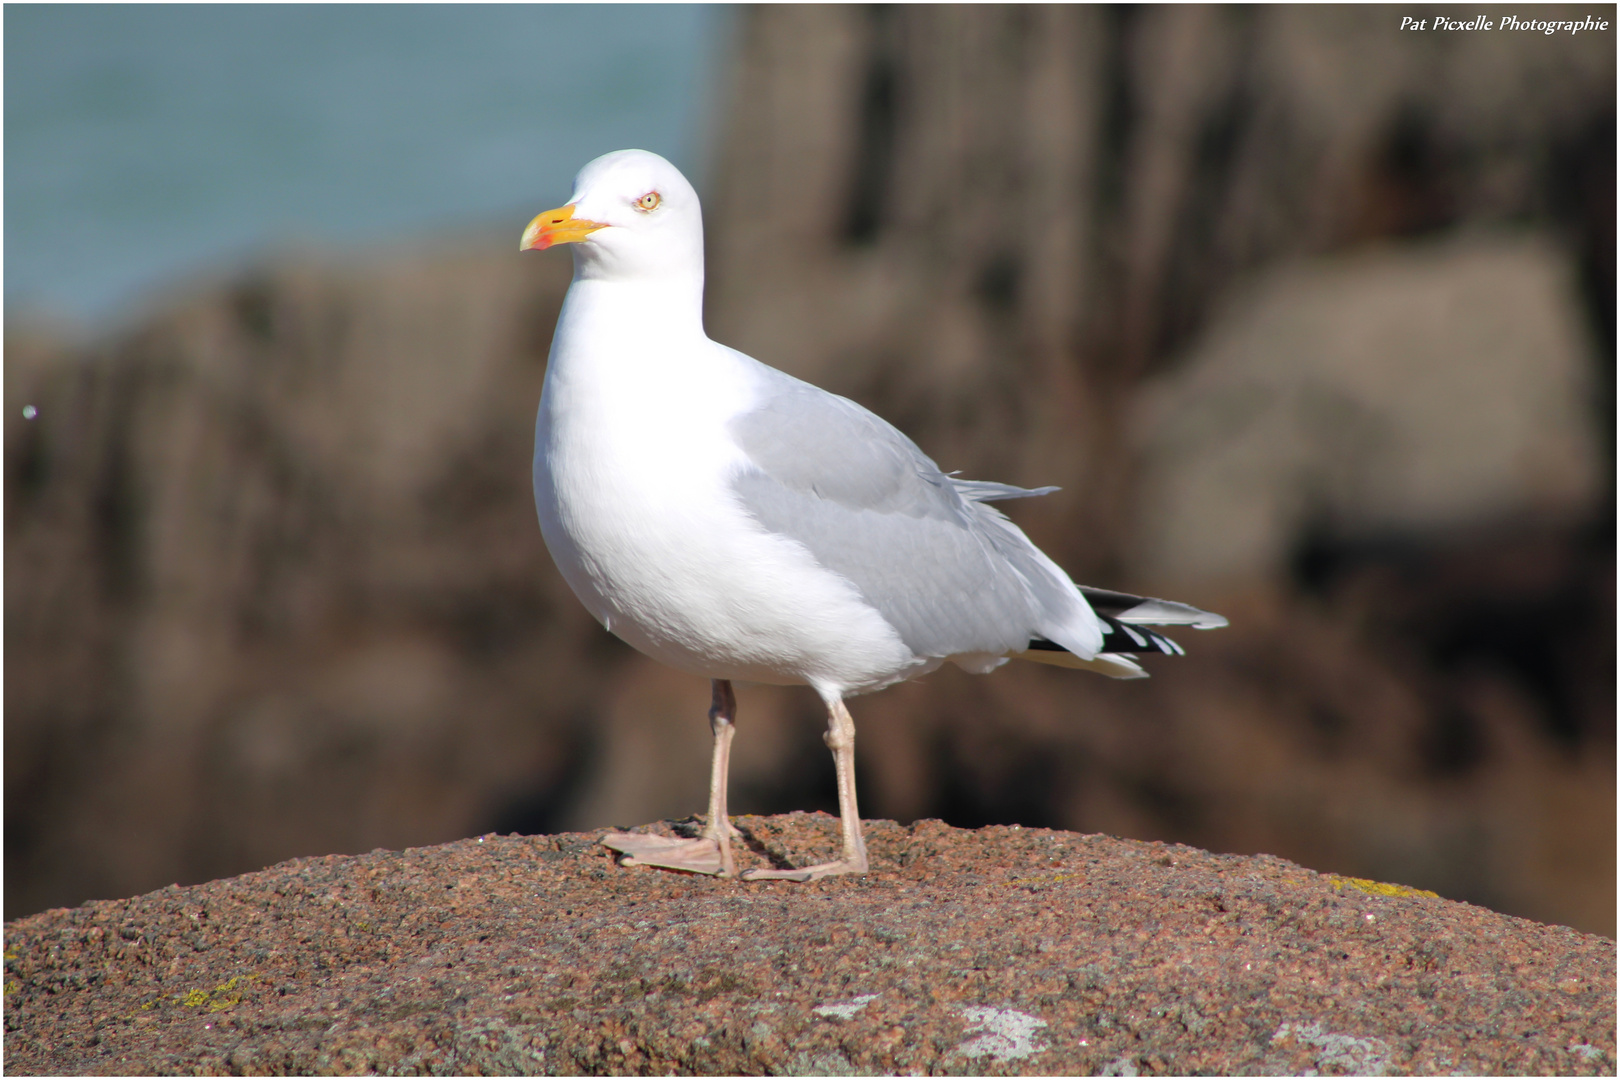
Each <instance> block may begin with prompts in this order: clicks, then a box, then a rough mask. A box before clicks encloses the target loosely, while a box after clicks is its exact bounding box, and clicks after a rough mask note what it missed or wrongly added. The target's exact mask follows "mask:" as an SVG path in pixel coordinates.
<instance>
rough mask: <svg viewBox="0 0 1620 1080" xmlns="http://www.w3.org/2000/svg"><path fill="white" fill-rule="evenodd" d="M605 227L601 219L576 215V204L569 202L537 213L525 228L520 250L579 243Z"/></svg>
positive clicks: (540, 249)
mask: <svg viewBox="0 0 1620 1080" xmlns="http://www.w3.org/2000/svg"><path fill="white" fill-rule="evenodd" d="M605 228H607V226H606V225H604V224H603V223H602V222H600V221H591V220H590V219H589V218H577V217H575V216H574V204H573V203H569V204H568V205H567V206H559V207H558V208H557V209H555V210H547V211H546V212H545V213H543V214H537V215H536V216H535V219H534V220H533V221H531V222H529V227H528V228H527V229H524V230H523V240H522V242H521V243H519V244H518V250H519V251H544V250H546V248H548V247H550V246H551V245H553V244H577V243H579V242H580V241H581V240H583V239H585V238H586V237H587V236H589V235H591V233H593V232H595V231H596V230H597V229H605Z"/></svg>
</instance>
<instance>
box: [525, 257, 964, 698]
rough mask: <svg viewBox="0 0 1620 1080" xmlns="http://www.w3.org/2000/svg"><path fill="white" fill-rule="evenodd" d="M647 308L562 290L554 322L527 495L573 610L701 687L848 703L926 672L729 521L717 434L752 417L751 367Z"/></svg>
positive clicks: (623, 291) (581, 289) (722, 442)
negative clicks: (722, 685)
mask: <svg viewBox="0 0 1620 1080" xmlns="http://www.w3.org/2000/svg"><path fill="white" fill-rule="evenodd" d="M655 303H656V301H647V300H646V299H645V298H638V297H636V296H635V295H634V290H633V289H631V288H629V287H626V286H625V285H623V284H622V283H612V284H607V283H599V282H576V283H575V285H574V286H573V287H572V288H571V289H570V291H569V296H568V300H567V302H566V303H565V304H564V308H563V312H562V315H561V317H560V318H559V320H558V326H557V335H556V338H555V339H554V341H553V343H552V351H551V359H550V363H549V366H548V368H547V371H546V382H545V390H544V392H543V393H542V396H541V400H540V412H539V416H538V418H537V420H536V424H535V457H534V492H535V503H536V507H537V509H538V511H539V515H540V529H541V532H542V533H543V535H544V536H545V540H546V546H547V547H548V548H549V549H550V551H551V554H552V557H553V558H554V559H555V560H556V562H557V566H558V568H559V569H560V570H561V571H562V574H563V576H564V578H565V579H567V581H568V584H569V585H570V587H572V589H573V591H574V593H575V595H577V596H578V597H579V599H580V601H581V602H582V603H584V604H585V606H586V607H587V608H588V609H589V610H590V611H591V613H592V614H593V615H595V616H596V617H597V619H598V620H600V621H601V622H602V624H603V625H604V626H606V627H607V628H608V629H609V630H611V631H612V632H613V633H615V634H617V635H618V636H619V637H621V638H623V639H624V640H625V641H626V642H628V643H629V644H631V645H632V646H634V647H635V648H637V649H638V650H640V651H641V652H644V653H646V654H647V655H649V656H652V657H653V658H655V659H657V660H659V661H661V662H663V663H666V664H669V665H671V666H673V667H677V668H681V669H683V670H686V671H691V672H693V673H695V674H700V675H704V676H707V677H710V678H728V679H745V680H752V681H757V682H776V683H809V684H811V685H813V686H816V687H818V689H820V688H826V689H832V690H835V691H837V692H840V693H844V692H855V691H859V690H867V689H876V688H877V687H879V686H884V685H888V684H889V683H892V682H895V681H897V680H898V679H901V678H906V677H909V676H911V675H914V674H918V673H920V671H921V670H924V669H926V668H930V667H933V666H934V665H935V663H937V661H928V660H923V659H919V658H918V657H916V656H914V655H913V654H912V653H911V651H910V650H909V649H907V648H906V647H905V645H904V644H903V643H902V642H901V640H900V637H899V635H898V634H897V633H895V631H894V629H893V628H892V627H890V626H889V624H888V623H887V622H886V621H885V620H884V619H883V618H882V617H881V616H880V615H879V614H878V613H877V611H876V610H874V609H873V608H872V607H870V606H869V605H868V604H866V603H865V602H864V601H863V600H862V599H861V598H860V595H859V594H858V593H857V592H856V590H855V588H854V587H853V586H852V585H850V584H849V583H848V582H847V581H845V580H844V579H843V578H841V577H839V576H838V575H836V574H833V573H832V572H830V571H828V570H826V569H824V568H823V567H821V566H820V565H819V564H818V563H817V562H816V561H815V560H814V559H813V558H812V557H811V556H810V553H809V552H808V551H807V550H806V549H805V548H803V547H802V546H801V545H799V544H798V543H796V542H794V541H792V540H788V539H786V538H783V537H780V536H776V535H772V534H769V533H767V532H766V531H765V530H764V529H763V528H761V527H760V526H759V524H758V523H757V522H755V521H754V519H753V518H751V517H750V516H749V515H748V514H747V513H745V512H744V511H743V509H742V507H741V505H740V503H739V502H738V501H737V499H736V497H735V496H734V494H733V493H732V490H731V484H730V481H731V478H732V477H733V476H734V475H735V474H736V472H737V470H738V469H739V468H741V467H742V465H743V464H744V460H743V458H742V455H741V451H740V450H739V449H738V448H737V447H736V445H735V444H734V443H733V442H732V441H731V439H730V437H729V434H728V431H727V426H726V425H727V422H728V421H729V420H730V419H731V418H732V417H734V416H736V415H737V414H738V413H739V412H741V411H743V410H744V409H746V408H748V407H749V406H750V405H751V404H752V403H753V400H754V395H755V386H756V384H757V376H756V375H755V370H756V367H755V365H754V362H753V361H751V360H749V359H748V358H747V357H744V356H742V355H741V354H739V353H736V352H733V351H732V350H730V349H726V348H724V347H722V346H719V345H716V344H714V343H713V342H711V341H709V340H708V338H707V337H706V336H704V335H703V334H702V332H701V328H697V330H696V332H695V333H684V334H672V333H670V332H669V323H668V322H667V321H666V320H662V319H660V318H658V317H657V316H658V314H659V313H658V312H657V311H656V309H654V308H652V307H651V306H650V304H655ZM661 324H662V325H661ZM587 328H588V332H586V331H587Z"/></svg>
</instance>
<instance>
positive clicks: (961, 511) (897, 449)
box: [730, 365, 1097, 656]
mask: <svg viewBox="0 0 1620 1080" xmlns="http://www.w3.org/2000/svg"><path fill="white" fill-rule="evenodd" d="M761 368H762V373H768V374H766V375H765V378H767V379H768V380H769V382H768V383H767V386H766V389H767V390H768V393H767V394H766V395H765V397H764V399H763V400H762V402H761V404H760V405H759V406H758V407H756V408H754V409H752V410H750V411H749V412H746V413H744V414H742V415H739V416H738V417H736V418H735V419H733V420H732V421H731V424H730V432H731V435H732V437H733V438H734V439H735V440H736V442H737V444H738V445H739V446H740V447H741V448H742V450H743V451H744V453H745V454H746V455H747V456H748V458H749V460H750V461H751V462H752V463H753V466H754V468H751V469H750V468H745V469H744V470H743V471H741V472H740V473H739V474H738V475H737V476H736V477H735V478H734V479H733V482H732V483H733V488H734V490H735V491H736V493H737V495H738V497H739V499H740V500H741V502H742V505H743V507H744V508H745V509H746V510H747V511H748V512H749V513H750V514H751V515H752V516H753V517H754V519H755V520H757V521H758V522H759V523H760V524H761V525H763V526H764V527H765V528H766V529H767V530H769V531H771V532H774V533H778V534H780V535H783V536H786V537H789V538H791V539H793V540H796V541H798V542H799V543H801V544H803V545H804V546H805V547H806V548H807V549H808V550H809V551H810V554H811V555H812V556H814V557H815V559H816V560H817V561H818V562H819V563H820V564H821V565H823V566H825V567H826V568H827V569H829V570H832V571H834V572H835V573H838V574H840V575H842V576H843V577H844V578H845V579H847V580H848V581H849V582H850V583H851V584H853V585H854V586H855V588H856V589H857V590H859V592H860V593H861V596H862V597H863V598H864V599H865V600H866V601H867V603H869V604H871V605H872V606H873V607H874V608H876V609H877V611H878V612H879V614H881V615H882V616H883V617H884V618H885V619H886V620H887V621H888V622H889V623H890V625H892V626H893V627H894V628H895V630H896V631H897V632H898V633H899V635H900V637H901V639H902V640H903V641H904V642H905V643H906V645H907V646H908V647H909V648H910V649H911V650H912V651H913V652H914V653H916V654H917V655H919V656H952V655H957V654H960V653H998V654H1004V653H1009V652H1015V651H1020V650H1023V649H1025V648H1027V647H1028V644H1029V641H1030V638H1031V637H1034V636H1037V635H1044V636H1046V637H1048V638H1051V639H1052V640H1054V641H1059V643H1060V644H1062V645H1064V647H1066V648H1071V649H1074V650H1076V651H1080V652H1091V651H1092V649H1089V648H1087V647H1086V646H1087V638H1086V637H1085V636H1084V630H1083V628H1086V627H1092V626H1094V625H1095V619H1094V618H1093V617H1092V614H1091V612H1090V610H1089V609H1087V608H1086V607H1085V604H1084V601H1083V600H1082V599H1081V598H1080V596H1079V594H1078V593H1077V592H1076V591H1075V590H1074V588H1073V586H1072V585H1070V584H1069V582H1068V581H1067V579H1066V578H1064V577H1063V576H1062V573H1061V571H1059V570H1058V569H1057V568H1056V567H1055V566H1053V565H1052V563H1051V561H1050V560H1049V559H1047V558H1046V557H1045V556H1044V555H1042V554H1041V553H1040V551H1039V550H1038V549H1037V548H1036V547H1035V545H1033V544H1031V543H1030V542H1029V539H1028V538H1027V537H1025V536H1024V534H1023V533H1022V532H1021V531H1019V529H1018V527H1017V526H1015V525H1014V524H1013V523H1012V522H1010V521H1008V520H1007V519H1006V517H1005V516H1003V515H1002V514H1001V513H1000V511H998V510H995V509H994V508H992V507H989V506H986V505H983V503H984V500H985V499H987V498H1015V497H1016V498H1022V497H1024V496H1025V495H1026V494H1036V492H1034V491H1030V490H1028V489H1025V488H1015V487H1012V486H1010V485H1005V484H989V483H983V482H977V481H971V480H967V481H964V480H955V479H953V478H952V477H949V476H947V475H946V474H945V473H943V472H941V471H940V469H939V466H937V465H936V464H934V462H933V461H932V460H931V459H930V458H929V457H928V455H926V454H924V453H923V452H922V451H921V450H920V449H918V447H917V445H916V444H915V443H913V442H912V441H911V440H910V439H908V438H906V436H905V435H903V434H901V433H900V432H899V431H898V430H896V429H895V428H894V427H892V426H891V425H890V424H888V423H887V422H886V421H884V420H883V419H881V418H880V417H878V416H876V415H875V414H873V413H871V412H868V411H867V410H866V409H864V408H862V407H861V406H859V405H857V404H855V402H853V401H850V400H848V399H847V398H841V397H838V396H837V395H834V394H829V393H827V392H826V391H824V390H821V389H819V388H817V387H814V386H811V385H809V384H808V383H802V382H799V381H798V380H797V379H793V378H791V377H790V376H786V375H783V374H781V373H780V372H776V371H774V370H772V369H769V368H764V367H763V365H761ZM964 488H965V489H966V491H965V492H964ZM1077 628H1082V629H1079V630H1077ZM1091 640H1097V639H1096V638H1093V639H1091Z"/></svg>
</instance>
